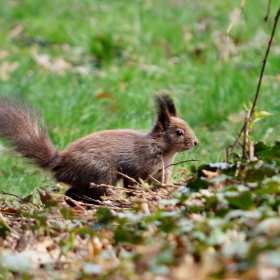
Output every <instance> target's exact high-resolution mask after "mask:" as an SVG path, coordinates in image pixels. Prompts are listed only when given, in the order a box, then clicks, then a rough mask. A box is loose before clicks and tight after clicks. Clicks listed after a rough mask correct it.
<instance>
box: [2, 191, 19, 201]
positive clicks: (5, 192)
mask: <svg viewBox="0 0 280 280" xmlns="http://www.w3.org/2000/svg"><path fill="white" fill-rule="evenodd" d="M1 193H2V194H5V195H10V196H14V197H16V198H18V199H20V200H21V201H22V198H21V197H20V196H17V195H15V194H12V193H7V192H4V191H1Z"/></svg>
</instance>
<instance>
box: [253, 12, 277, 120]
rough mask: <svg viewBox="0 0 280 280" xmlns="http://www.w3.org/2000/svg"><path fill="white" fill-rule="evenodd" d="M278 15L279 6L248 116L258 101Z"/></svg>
mask: <svg viewBox="0 0 280 280" xmlns="http://www.w3.org/2000/svg"><path fill="white" fill-rule="evenodd" d="M279 16H280V8H279V9H278V12H277V14H276V17H275V19H274V25H273V29H272V32H271V36H270V40H269V42H268V46H267V49H266V53H265V57H264V60H263V65H262V69H261V73H260V79H259V82H258V87H257V91H256V94H255V99H254V102H253V105H252V108H251V112H250V117H251V116H252V114H253V113H254V111H255V107H256V104H257V101H258V97H259V93H260V88H261V84H262V79H263V73H264V69H265V66H266V61H267V58H268V54H269V51H270V47H271V45H272V41H273V38H274V34H275V30H276V27H277V24H278V20H279Z"/></svg>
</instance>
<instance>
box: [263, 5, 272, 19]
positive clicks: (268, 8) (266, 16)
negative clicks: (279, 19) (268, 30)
mask: <svg viewBox="0 0 280 280" xmlns="http://www.w3.org/2000/svg"><path fill="white" fill-rule="evenodd" d="M270 7H271V0H269V1H268V5H267V12H266V15H265V17H264V21H265V22H267V21H268V17H269V14H270Z"/></svg>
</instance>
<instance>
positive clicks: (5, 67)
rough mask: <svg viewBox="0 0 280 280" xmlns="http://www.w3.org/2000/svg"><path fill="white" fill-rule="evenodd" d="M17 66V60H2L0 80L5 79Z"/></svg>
mask: <svg viewBox="0 0 280 280" xmlns="http://www.w3.org/2000/svg"><path fill="white" fill-rule="evenodd" d="M18 67H19V62H16V61H15V62H8V61H4V62H3V63H2V64H1V66H0V80H2V81H7V80H8V79H9V78H10V75H11V74H12V73H13V72H14V71H15V70H16V69H17V68H18Z"/></svg>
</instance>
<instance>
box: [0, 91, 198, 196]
mask: <svg viewBox="0 0 280 280" xmlns="http://www.w3.org/2000/svg"><path fill="white" fill-rule="evenodd" d="M155 103H156V106H157V119H156V122H155V124H154V127H153V128H152V129H151V131H150V132H149V133H144V132H141V131H135V130H129V129H119V130H104V131H99V132H95V133H93V134H90V135H87V136H85V137H82V138H80V139H78V140H76V141H75V142H73V143H71V144H70V145H69V146H68V147H66V149H65V150H63V151H61V152H60V151H58V150H57V149H56V148H55V147H54V145H53V144H52V142H51V140H50V138H49V136H48V134H47V131H46V129H45V125H44V122H43V119H42V117H41V115H40V114H39V113H38V112H37V111H36V110H35V109H34V108H33V107H32V106H31V105H29V104H27V103H23V102H21V101H18V100H11V99H8V98H0V136H1V137H2V138H4V139H6V140H8V141H9V142H10V143H11V144H12V145H13V146H14V147H15V149H16V151H17V152H19V153H20V154H21V155H22V156H23V157H27V158H29V159H31V160H32V161H33V163H35V164H36V165H38V166H39V167H41V168H43V169H46V170H49V171H51V173H52V174H53V176H54V178H55V179H56V180H57V181H58V182H64V183H67V184H70V185H71V187H70V188H69V189H68V191H67V192H66V195H68V196H70V197H71V198H74V199H80V197H82V196H88V197H91V198H93V199H98V198H100V196H101V195H104V194H105V195H106V194H108V193H107V191H106V188H99V187H91V186H90V183H95V184H97V185H99V184H106V185H113V186H114V185H116V183H117V181H118V180H120V179H123V178H122V175H121V174H120V173H123V174H125V175H127V176H129V177H130V178H132V179H134V180H136V181H139V179H142V180H147V179H148V178H149V175H152V176H154V177H155V178H156V179H158V180H161V179H162V172H159V170H160V169H162V167H163V166H167V165H169V164H171V163H173V160H174V157H175V155H176V154H177V153H178V152H184V151H187V150H189V149H191V148H193V147H194V146H195V145H196V144H197V143H198V140H197V138H196V136H195V134H194V132H193V131H192V129H191V128H190V127H189V126H188V125H187V124H186V123H185V122H184V121H183V120H182V119H180V118H179V117H178V115H177V111H176V108H175V106H174V103H173V101H172V99H171V97H170V96H169V95H167V94H162V95H156V96H155ZM178 131H179V132H178ZM180 134H182V135H180ZM171 171H172V169H171V167H168V168H166V169H165V174H166V176H165V179H164V183H167V181H168V178H169V176H170V174H171ZM123 181H124V186H125V187H127V186H128V185H129V184H133V182H130V180H129V179H126V178H124V179H123Z"/></svg>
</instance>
